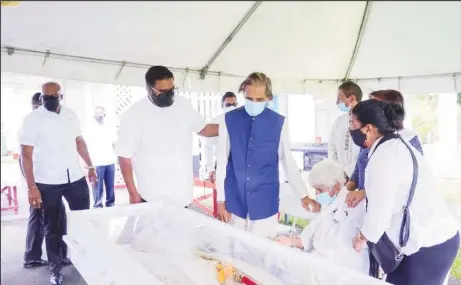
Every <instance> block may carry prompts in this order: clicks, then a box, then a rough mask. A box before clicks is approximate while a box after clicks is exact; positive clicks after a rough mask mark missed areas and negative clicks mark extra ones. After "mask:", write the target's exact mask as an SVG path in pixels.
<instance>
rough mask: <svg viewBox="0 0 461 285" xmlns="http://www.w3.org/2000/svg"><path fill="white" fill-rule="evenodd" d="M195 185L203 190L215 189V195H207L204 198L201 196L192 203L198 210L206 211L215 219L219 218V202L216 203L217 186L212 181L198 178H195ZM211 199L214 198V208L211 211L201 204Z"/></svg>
mask: <svg viewBox="0 0 461 285" xmlns="http://www.w3.org/2000/svg"><path fill="white" fill-rule="evenodd" d="M194 185H195V186H197V187H203V188H210V189H213V193H211V194H205V195H203V196H199V197H197V198H195V199H194V200H193V201H192V203H193V204H194V205H195V206H197V207H198V208H200V209H202V210H203V211H205V212H206V213H207V214H209V215H213V216H214V217H217V212H218V207H217V204H218V203H217V201H216V189H215V185H214V183H213V182H211V181H210V180H205V181H201V180H200V179H198V178H194ZM210 197H213V208H212V209H210V208H208V207H207V206H205V205H203V204H202V203H201V201H203V200H205V199H208V198H210Z"/></svg>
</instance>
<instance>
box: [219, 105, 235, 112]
mask: <svg viewBox="0 0 461 285" xmlns="http://www.w3.org/2000/svg"><path fill="white" fill-rule="evenodd" d="M235 108H236V107H235V106H229V107H224V108H222V109H223V111H224V113H227V112H229V111H232V110H234V109H235Z"/></svg>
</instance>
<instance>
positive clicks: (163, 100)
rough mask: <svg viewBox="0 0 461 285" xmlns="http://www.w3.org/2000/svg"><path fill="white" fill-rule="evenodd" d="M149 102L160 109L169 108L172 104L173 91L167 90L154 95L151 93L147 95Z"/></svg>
mask: <svg viewBox="0 0 461 285" xmlns="http://www.w3.org/2000/svg"><path fill="white" fill-rule="evenodd" d="M149 97H150V99H151V102H152V103H154V104H155V105H156V106H158V107H160V108H165V107H170V106H171V105H173V103H174V91H173V90H169V91H165V92H162V93H160V94H159V95H155V94H153V93H151V94H150V95H149Z"/></svg>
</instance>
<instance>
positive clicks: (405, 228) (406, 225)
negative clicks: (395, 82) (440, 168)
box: [372, 134, 419, 248]
mask: <svg viewBox="0 0 461 285" xmlns="http://www.w3.org/2000/svg"><path fill="white" fill-rule="evenodd" d="M391 139H399V140H400V141H401V142H402V143H403V144H404V145H405V146H406V147H407V149H408V150H409V151H410V155H411V159H412V161H413V179H412V181H411V186H410V193H409V194H408V200H407V204H406V205H405V207H404V208H403V218H402V225H401V227H400V235H399V245H400V247H401V248H402V247H405V246H406V245H407V242H408V239H409V238H410V212H409V208H410V205H411V202H412V201H413V197H414V195H415V189H416V183H417V181H418V173H419V167H418V161H417V160H416V156H415V154H414V152H413V150H412V149H411V147H410V146H409V145H408V143H407V142H406V141H405V140H404V139H403V138H402V137H401V136H400V135H398V134H387V135H384V136H383V138H382V139H381V140H380V141H379V142H378V144H377V145H376V147H375V149H374V150H373V153H374V152H375V151H376V149H377V148H378V146H380V145H381V144H382V143H384V142H386V141H388V140H391ZM373 153H372V154H373Z"/></svg>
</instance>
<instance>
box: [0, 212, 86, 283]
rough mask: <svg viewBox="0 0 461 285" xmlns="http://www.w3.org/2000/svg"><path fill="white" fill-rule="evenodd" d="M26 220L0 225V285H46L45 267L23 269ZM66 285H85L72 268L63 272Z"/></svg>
mask: <svg viewBox="0 0 461 285" xmlns="http://www.w3.org/2000/svg"><path fill="white" fill-rule="evenodd" d="M26 224H27V221H26V220H14V221H3V222H2V225H1V230H2V238H1V250H2V257H1V285H47V284H49V281H48V278H49V271H48V269H47V267H42V268H37V269H24V268H23V267H22V257H23V254H24V243H25V235H26ZM43 251H44V252H45V249H43ZM63 275H64V278H65V280H66V284H69V285H86V282H85V281H84V280H83V279H82V277H81V276H80V274H79V273H78V272H77V270H76V269H75V268H74V267H73V266H69V267H67V268H65V269H64V270H63Z"/></svg>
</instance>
